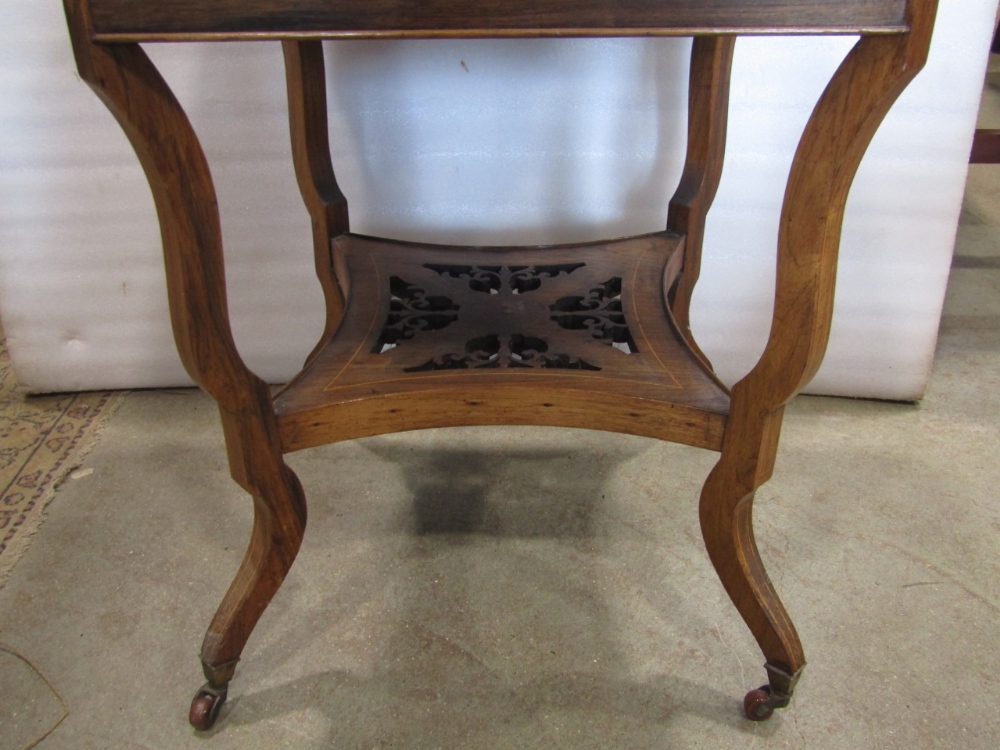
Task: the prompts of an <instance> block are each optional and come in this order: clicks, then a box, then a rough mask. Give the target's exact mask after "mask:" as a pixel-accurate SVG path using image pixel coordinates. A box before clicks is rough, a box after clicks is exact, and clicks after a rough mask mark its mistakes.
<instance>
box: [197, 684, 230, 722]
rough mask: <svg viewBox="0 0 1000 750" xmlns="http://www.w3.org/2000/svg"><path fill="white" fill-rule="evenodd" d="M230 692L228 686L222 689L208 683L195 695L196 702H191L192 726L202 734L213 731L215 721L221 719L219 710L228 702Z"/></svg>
mask: <svg viewBox="0 0 1000 750" xmlns="http://www.w3.org/2000/svg"><path fill="white" fill-rule="evenodd" d="M228 692H229V686H228V685H224V686H222V687H221V688H220V687H215V686H213V685H212V683H210V682H206V683H205V684H204V685H203V686H202V687H201V689H200V690H199V691H198V692H197V693H196V694H195V696H194V700H192V701H191V710H190V711H189V712H188V721H190V722H191V726H193V727H194V728H195V729H197V730H198V731H200V732H204V731H207V730H209V729H211V728H212V725H214V724H215V720H216V719H217V718H219V710H220V709H221V708H222V704H223V703H225V702H226V694H227V693H228Z"/></svg>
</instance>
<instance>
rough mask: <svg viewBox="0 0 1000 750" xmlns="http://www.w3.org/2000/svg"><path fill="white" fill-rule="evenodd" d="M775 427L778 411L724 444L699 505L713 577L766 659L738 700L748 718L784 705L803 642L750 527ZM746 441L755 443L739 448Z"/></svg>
mask: <svg viewBox="0 0 1000 750" xmlns="http://www.w3.org/2000/svg"><path fill="white" fill-rule="evenodd" d="M780 428H781V414H780V413H778V414H775V415H773V416H772V417H771V418H769V419H767V420H765V421H764V423H763V426H762V427H761V428H760V430H759V431H756V430H755V433H756V434H755V439H752V440H748V441H740V440H738V439H737V440H732V441H731V442H729V443H728V444H724V445H723V450H722V457H721V458H720V460H719V463H718V464H717V465H716V466H715V468H714V469H713V470H712V472H711V474H709V477H708V480H707V481H706V482H705V487H704V488H703V489H702V493H701V504H700V507H699V512H700V518H701V531H702V536H703V537H704V539H705V547H706V549H707V551H708V555H709V557H710V558H711V560H712V564H713V565H714V566H715V570H716V572H717V573H718V575H719V580H720V581H721V582H722V585H723V586H724V587H725V589H726V592H727V593H728V594H729V598H730V599H732V602H733V604H735V605H736V609H737V610H739V613H740V615H742V617H743V620H744V621H745V622H746V624H747V626H748V627H749V628H750V632H751V633H753V635H754V638H756V639H757V643H758V645H760V648H761V651H763V652H764V658H765V659H766V660H767V661H766V664H765V669H766V670H767V674H768V681H769V682H768V685H765V686H763V687H761V688H758V689H757V690H752V691H751V692H750V693H748V694H747V696H746V698H745V699H744V704H743V707H744V712H745V713H746V715H747V717H748V718H750V719H753V720H755V721H763V720H765V719H768V718H770V716H771V714H772V713H773V712H774V709H776V708H784V707H785V706H787V705H788V703H789V701H790V700H791V697H792V692H793V691H794V689H795V683H796V682H797V681H798V679H799V676H800V675H801V674H802V669H803V668H804V667H805V654H804V653H803V650H802V643H801V642H800V640H799V636H798V633H796V631H795V626H794V625H793V624H792V621H791V618H790V617H789V616H788V612H787V611H786V610H785V607H784V606H783V605H782V603H781V600H780V599H779V598H778V594H777V592H776V591H775V590H774V586H773V584H772V583H771V579H770V578H769V577H768V575H767V571H766V570H765V569H764V563H763V561H762V560H761V558H760V552H759V551H758V549H757V542H756V540H755V539H754V531H753V501H754V495H755V493H756V489H757V487H759V486H760V485H761V484H763V482H764V481H766V480H767V478H768V477H769V476H770V474H771V469H772V466H773V461H774V454H775V452H776V450H777V436H778V432H779V431H780ZM747 445H750V446H756V450H754V449H752V448H751V449H749V450H741V449H745V448H746V446H747Z"/></svg>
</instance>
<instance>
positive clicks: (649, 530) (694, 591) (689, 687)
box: [0, 110, 1000, 750]
mask: <svg viewBox="0 0 1000 750" xmlns="http://www.w3.org/2000/svg"><path fill="white" fill-rule="evenodd" d="M998 111H1000V110H998ZM998 439H1000V167H974V168H973V171H972V174H971V178H970V186H969V194H968V197H967V202H966V210H965V213H964V216H963V223H962V226H961V229H960V243H959V250H958V253H957V256H956V259H955V268H954V272H953V275H952V282H951V286H950V289H949V297H948V303H947V309H946V314H945V317H944V321H943V324H942V331H941V340H940V345H939V356H938V359H937V363H936V367H935V373H934V377H933V380H932V382H931V387H930V390H929V392H928V395H927V398H926V400H925V401H924V402H923V403H922V404H920V405H919V406H913V405H902V404H887V403H871V402H855V401H845V400H836V399H821V398H800V399H798V400H797V401H795V402H794V404H793V405H792V406H791V408H790V410H789V414H788V417H787V418H786V424H785V432H784V436H783V442H782V448H781V452H780V456H779V462H778V469H777V472H776V474H775V478H774V479H773V480H772V481H771V482H770V483H769V484H768V485H767V486H766V487H765V488H764V490H762V492H761V493H760V495H759V500H758V504H757V508H758V512H757V514H756V515H757V528H758V540H759V542H760V544H761V547H762V551H763V554H764V556H765V560H766V562H767V563H768V565H769V568H770V571H771V574H772V577H773V579H774V581H775V584H776V585H777V588H778V590H779V591H780V592H781V594H782V597H783V598H784V601H785V602H786V604H787V606H788V608H789V610H790V611H791V614H792V616H793V618H794V620H795V622H796V624H797V626H798V628H799V631H800V634H801V636H802V639H803V641H804V643H805V646H806V653H807V656H808V658H809V660H810V666H809V668H808V669H807V670H806V673H805V677H804V678H803V681H802V683H801V684H800V687H799V690H798V692H797V694H796V698H795V701H794V702H793V705H792V707H790V708H789V709H787V710H785V711H783V712H779V713H777V714H776V715H775V717H774V718H773V719H772V720H771V721H770V722H768V723H764V724H754V723H751V722H749V721H746V720H744V719H743V718H742V717H741V714H740V709H739V702H740V700H741V699H742V696H743V694H744V692H745V691H746V690H748V689H750V688H753V687H756V686H757V685H759V684H761V683H762V682H764V672H763V669H762V668H761V662H762V658H761V656H760V654H759V651H758V650H757V647H756V644H755V643H754V642H753V640H752V638H751V637H750V635H749V633H748V631H747V630H746V628H745V626H744V625H743V623H742V621H741V620H740V618H739V616H738V615H737V613H736V612H735V610H734V609H733V608H732V606H731V605H730V604H729V602H728V599H727V598H726V596H725V593H724V592H723V590H722V588H721V586H720V585H719V584H718V582H717V580H716V578H715V575H714V573H713V572H712V569H711V566H710V564H709V562H708V559H707V557H706V555H705V553H704V551H703V549H702V545H701V540H700V534H699V530H698V525H697V510H696V508H697V498H698V491H699V488H700V485H701V482H702V481H703V479H704V477H705V475H706V474H707V472H708V470H709V468H710V467H711V465H712V463H713V461H714V456H713V455H712V454H710V453H708V452H703V451H698V450H695V449H689V448H684V447H678V446H672V445H666V444H660V443H657V442H655V441H652V440H645V439H640V438H632V437H627V436H620V435H608V434H602V433H596V432H582V431H568V430H567V431H561V430H551V429H458V430H449V431H428V432H423V433H415V434H409V435H397V436H390V437H381V438H375V439H369V440H359V441H355V442H351V443H344V444H340V445H335V446H329V447H326V448H323V449H318V450H315V451H311V452H306V453H303V454H301V455H293V456H291V457H290V463H291V464H292V466H293V468H294V469H295V470H296V471H297V472H298V473H299V476H300V477H301V478H302V480H303V484H304V485H305V487H306V491H307V495H308V496H309V498H310V502H311V506H310V527H309V530H308V532H307V534H306V541H305V544H304V546H303V550H302V552H301V554H300V556H299V559H298V561H297V562H296V564H295V567H294V568H293V570H292V572H291V574H290V576H289V578H288V580H287V582H286V584H285V586H284V587H283V589H282V590H281V591H280V592H279V594H278V596H277V597H276V599H275V601H274V603H273V604H272V606H271V608H270V609H269V610H268V612H267V613H266V615H265V616H264V618H263V620H262V621H261V623H260V625H259V626H258V628H257V630H256V632H255V633H254V636H253V638H252V640H251V642H250V644H249V646H248V648H247V651H246V653H245V654H244V662H243V663H242V664H241V667H240V669H239V671H238V672H237V678H236V680H235V681H234V682H233V686H232V697H231V699H230V702H229V703H228V704H227V706H226V708H225V709H224V713H223V716H222V718H221V719H220V721H219V724H218V726H217V728H216V729H215V730H213V731H212V732H211V733H209V734H208V735H207V736H204V735H203V736H199V735H196V734H195V733H194V732H193V730H191V729H190V728H189V727H188V725H187V720H186V712H187V706H188V702H189V700H190V698H191V696H192V694H193V691H194V690H195V689H196V688H197V687H198V686H199V685H200V683H201V675H200V669H199V665H198V658H197V653H198V648H199V646H200V641H201V636H202V634H203V632H204V629H205V627H206V626H207V624H208V622H209V620H210V618H211V616H212V614H213V612H214V609H215V607H216V606H217V604H218V602H219V601H220V599H221V597H222V595H223V592H224V590H225V588H226V587H227V585H228V583H229V580H230V578H231V577H232V574H233V572H234V571H235V569H236V566H237V564H238V563H239V559H240V557H241V555H242V551H243V547H244V545H245V543H246V539H247V535H248V533H249V524H250V504H249V501H248V499H247V498H246V496H245V495H244V494H243V493H242V492H241V491H240V490H238V489H237V488H236V486H235V485H234V484H233V483H232V482H231V481H230V480H229V478H228V472H227V468H226V459H225V456H224V453H223V445H222V441H221V436H220V430H219V427H218V422H217V416H216V413H215V411H214V408H213V406H212V404H211V402H210V401H208V400H207V399H206V398H205V397H203V396H201V395H199V394H198V393H196V392H149V393H135V394H132V395H131V396H130V397H129V398H128V400H127V402H126V404H125V405H124V406H123V407H122V408H121V410H120V411H119V413H118V415H117V416H116V417H115V418H114V420H113V421H112V422H111V423H110V424H109V425H108V427H107V428H106V431H105V435H104V437H103V440H102V442H101V443H100V445H99V446H98V447H97V448H96V449H95V450H94V451H93V452H92V453H91V454H90V456H89V458H88V459H87V462H86V465H85V466H86V468H89V469H93V473H91V474H89V475H87V476H83V477H81V478H79V479H76V480H70V481H68V482H67V484H66V485H65V486H64V487H63V489H62V490H61V491H60V492H59V493H58V494H57V496H56V498H55V500H54V501H53V503H52V505H51V506H50V512H49V518H48V520H47V522H46V524H45V525H44V527H43V529H42V532H41V533H40V534H39V535H38V536H37V538H36V540H35V541H34V544H33V546H32V548H31V549H30V551H29V552H28V554H27V555H26V556H25V557H24V559H23V560H22V561H21V562H20V564H19V565H18V567H17V569H16V570H15V572H14V575H13V577H12V579H11V580H10V582H9V583H8V584H7V586H6V587H5V588H4V589H3V590H2V591H0V641H2V642H3V644H5V645H6V647H7V648H9V649H10V651H2V650H0V722H3V724H2V726H0V748H4V749H7V748H18V749H19V748H24V747H26V746H28V745H30V743H31V742H32V740H33V739H35V738H37V737H39V736H40V735H42V734H44V733H45V732H46V731H47V730H48V729H49V728H50V727H51V726H52V725H53V724H55V722H56V721H57V720H58V719H59V717H60V716H62V714H63V713H64V706H65V707H66V708H67V709H68V715H67V716H66V717H65V719H64V720H63V721H62V723H61V724H59V726H58V727H57V728H56V729H55V731H54V732H53V733H52V734H51V735H49V736H48V737H47V738H46V739H45V740H43V741H42V742H41V744H39V745H38V747H40V748H43V749H45V750H49V749H62V750H78V749H79V750H83V749H85V748H102V749H103V748H157V749H158V748H196V747H198V748H204V747H212V748H218V749H220V750H221V749H223V748H241V749H252V748H286V747H288V748H293V747H294V748H389V747H394V748H534V747H538V748H542V747H544V748H573V749H574V750H576V749H581V748H647V747H649V748H653V747H655V748H668V747H669V748H692V749H693V748H737V747H741V748H743V747H747V748H748V747H754V748H806V747H811V748H824V749H826V748H831V749H835V748H906V749H907V750H914V749H917V748H952V747H953V748H996V747H1000V718H998V713H1000V712H998V710H997V707H998V706H1000V677H998V675H1000V656H998V650H997V644H998V643H1000V617H998V610H1000V607H998V603H1000V555H998V552H1000V497H998V493H997V491H996V488H997V487H998V486H1000V461H998V458H997V445H998ZM12 652H13V653H12ZM15 653H16V654H19V655H20V656H21V657H24V658H26V659H28V660H30V662H31V663H32V664H33V665H34V666H35V667H36V668H37V670H38V671H39V672H40V674H41V675H44V676H45V679H47V680H48V681H49V683H51V687H50V686H48V685H46V683H45V682H44V681H43V679H42V678H41V677H40V676H39V674H38V673H36V672H34V671H32V669H31V668H30V667H29V666H27V664H26V663H25V662H24V661H22V660H21V659H20V658H19V657H17V656H15V655H14V654H15ZM53 689H54V690H53ZM54 691H55V692H54ZM60 701H62V702H63V703H61V702H60Z"/></svg>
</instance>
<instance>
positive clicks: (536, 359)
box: [372, 263, 637, 372]
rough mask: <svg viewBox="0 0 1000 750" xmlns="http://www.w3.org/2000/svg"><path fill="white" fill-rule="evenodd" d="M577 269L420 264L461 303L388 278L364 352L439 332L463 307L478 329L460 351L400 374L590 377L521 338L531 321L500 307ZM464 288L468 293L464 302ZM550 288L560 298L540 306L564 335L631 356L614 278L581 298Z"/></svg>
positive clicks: (534, 340)
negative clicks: (385, 298)
mask: <svg viewBox="0 0 1000 750" xmlns="http://www.w3.org/2000/svg"><path fill="white" fill-rule="evenodd" d="M585 265H586V264H585V263H561V264H552V265H530V266H528V265H509V266H504V265H497V266H493V265H458V264H442V263H426V264H424V265H423V268H426V269H427V270H429V271H433V272H434V273H436V274H438V275H439V276H441V277H443V278H444V279H448V280H452V279H454V280H456V281H462V282H465V283H464V284H463V285H462V286H458V285H456V286H455V289H454V293H453V296H454V297H456V298H458V299H463V300H466V301H467V303H463V304H462V305H460V304H457V303H456V302H454V301H453V299H452V298H451V297H450V296H445V295H442V294H431V293H428V292H427V291H425V290H424V289H422V288H421V287H420V286H418V285H416V284H412V283H410V282H408V281H405V280H403V279H402V278H401V277H399V276H392V277H390V279H389V293H390V307H389V314H388V316H387V318H386V322H385V325H384V326H383V328H382V332H381V334H380V335H379V337H378V339H377V341H376V342H375V346H374V347H373V349H372V353H374V354H384V353H386V352H389V351H390V350H392V349H394V348H395V347H396V346H397V345H398V344H399V343H401V342H403V341H405V340H408V339H412V338H413V337H414V336H415V335H416V334H417V333H418V332H422V331H439V330H442V329H444V328H447V327H448V326H450V325H451V324H452V323H456V322H458V321H459V310H460V309H462V308H463V307H469V308H471V310H470V311H469V314H468V320H465V321H464V322H465V323H466V325H469V323H470V321H476V323H473V325H477V326H479V327H480V330H482V331H483V333H482V334H479V335H474V336H471V337H469V338H467V339H466V341H465V343H464V349H463V350H460V351H451V352H445V353H441V354H437V355H435V356H433V357H431V358H430V359H428V360H427V361H426V362H423V363H422V364H419V365H414V366H412V367H404V368H403V372H428V371H433V370H465V369H482V368H504V367H521V368H553V369H561V370H590V371H598V370H600V369H601V368H600V367H598V366H597V365H594V364H592V363H590V362H588V361H587V360H586V359H584V358H583V357H580V356H577V355H575V354H572V353H569V352H553V351H550V344H549V342H548V341H546V339H545V338H542V337H540V336H539V335H531V334H528V333H525V331H535V330H536V329H537V326H538V324H539V319H538V317H537V316H529V315H527V314H525V311H524V309H523V308H522V307H521V306H519V305H511V304H504V302H503V300H504V298H510V297H513V296H519V295H524V294H529V293H532V292H537V291H538V290H540V289H542V288H543V286H544V283H545V280H547V279H557V278H559V277H561V276H569V275H571V274H572V273H573V272H574V271H576V270H577V269H580V268H583V267H584V266H585ZM590 283H591V284H592V283H593V281H591V282H590ZM464 287H467V288H468V290H471V291H472V292H475V293H476V294H474V295H471V297H470V295H469V294H468V291H466V289H465V288H464ZM558 289H561V290H562V291H563V294H564V296H562V297H559V298H558V299H556V301H555V302H553V303H552V304H548V305H545V306H544V307H542V309H543V310H544V309H545V307H547V308H548V310H549V311H550V313H551V314H550V316H549V320H550V321H552V322H554V323H555V324H556V325H558V326H559V327H560V328H563V329H565V330H570V331H583V332H586V333H587V334H588V335H589V337H590V338H593V339H597V340H598V341H601V342H603V343H607V344H609V345H612V346H614V347H615V348H616V349H618V350H619V351H622V352H624V353H625V354H632V353H634V352H636V351H637V348H636V346H635V342H634V341H633V339H632V335H631V334H630V333H629V330H628V325H627V323H626V321H625V314H624V312H623V310H622V299H621V295H622V280H621V278H619V277H612V278H610V279H608V280H607V281H605V282H603V283H601V284H600V285H599V286H597V287H594V288H592V289H590V290H589V291H588V292H587V293H586V294H585V295H565V291H567V290H566V286H565V283H563V284H562V285H561V286H558ZM556 293H559V292H558V291H556ZM483 294H485V295H489V296H490V297H491V298H493V299H491V300H490V301H489V302H487V301H486V300H481V301H480V300H477V299H476V298H478V297H480V295H483ZM484 303H485V306H484ZM463 317H464V316H463ZM480 321H481V322H480ZM461 341H462V339H461V338H459V339H458V341H457V342H455V343H456V345H457V347H461V346H462V344H461V343H460V342H461ZM457 347H456V348H457Z"/></svg>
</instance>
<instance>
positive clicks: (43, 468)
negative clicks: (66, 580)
mask: <svg viewBox="0 0 1000 750" xmlns="http://www.w3.org/2000/svg"><path fill="white" fill-rule="evenodd" d="M124 397H125V393H124V392H110V393H109V392H93V393H64V394H57V395H47V396H26V395H25V394H24V393H23V392H21V391H20V390H19V389H18V386H17V382H16V380H15V378H14V373H13V370H12V369H11V366H10V357H9V356H8V354H7V340H6V337H4V335H3V329H2V327H0V586H3V584H4V583H5V582H6V580H7V578H8V577H9V576H10V572H11V570H12V569H13V567H14V564H15V563H16V562H17V561H18V559H19V558H20V557H21V555H23V554H24V552H25V550H27V548H28V545H29V544H30V542H31V537H32V535H33V534H34V533H35V532H36V531H37V530H38V528H39V526H41V524H42V521H43V520H44V516H45V506H46V505H48V503H49V501H50V500H51V499H52V496H53V495H54V494H55V491H56V489H57V488H58V486H59V483H60V482H62V481H63V479H65V477H66V475H67V474H69V473H70V472H71V471H73V470H74V469H76V468H77V467H79V465H80V463H81V461H82V460H83V457H84V456H85V455H86V454H87V453H88V452H89V451H90V449H91V448H93V447H94V445H95V444H96V442H97V439H98V436H99V434H100V431H101V428H102V427H103V426H104V423H105V422H106V420H107V419H108V417H110V416H111V415H112V414H114V412H115V410H116V409H117V408H118V406H119V405H120V404H121V402H122V400H123V399H124Z"/></svg>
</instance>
